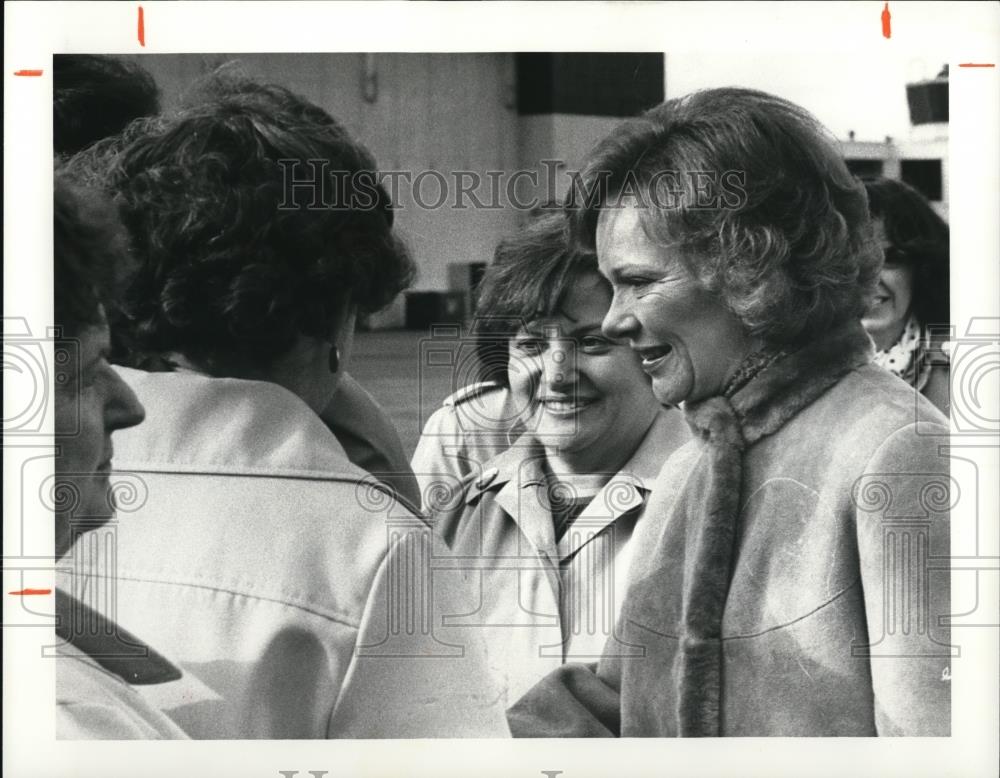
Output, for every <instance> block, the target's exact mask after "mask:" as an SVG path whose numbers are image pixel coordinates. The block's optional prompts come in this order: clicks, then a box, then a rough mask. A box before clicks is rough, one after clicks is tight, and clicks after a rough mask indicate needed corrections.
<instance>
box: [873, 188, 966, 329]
mask: <svg viewBox="0 0 1000 778" xmlns="http://www.w3.org/2000/svg"><path fill="white" fill-rule="evenodd" d="M864 184H865V190H866V191H867V192H868V209H869V210H870V211H871V215H872V219H881V220H882V222H883V224H884V225H885V234H886V237H887V238H888V239H889V243H891V244H892V247H893V248H894V249H895V252H894V255H893V256H894V257H895V258H897V259H898V260H900V261H902V262H904V263H905V264H906V265H908V266H909V267H910V268H911V269H912V271H913V281H912V288H913V313H914V314H915V315H916V317H917V320H918V321H919V322H920V323H921V324H923V325H929V326H933V327H935V328H937V327H947V326H948V325H949V323H950V321H951V308H950V288H951V287H950V262H949V258H950V243H949V236H950V233H949V230H948V224H947V223H946V222H945V221H944V219H942V218H941V217H940V216H938V214H937V212H936V211H935V210H934V209H933V208H932V207H931V205H930V203H928V202H927V200H926V199H925V198H924V196H923V195H922V194H920V192H918V191H917V190H916V189H914V188H913V187H912V186H910V185H909V184H905V183H903V182H902V181H895V180H893V179H889V178H879V179H873V180H870V181H865V182H864Z"/></svg>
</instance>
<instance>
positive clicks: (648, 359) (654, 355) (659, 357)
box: [632, 345, 674, 372]
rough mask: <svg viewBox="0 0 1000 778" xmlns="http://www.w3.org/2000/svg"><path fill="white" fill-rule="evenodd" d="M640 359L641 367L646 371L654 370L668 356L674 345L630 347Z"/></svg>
mask: <svg viewBox="0 0 1000 778" xmlns="http://www.w3.org/2000/svg"><path fill="white" fill-rule="evenodd" d="M632 348H633V350H634V351H635V352H636V353H637V354H638V355H639V357H640V358H641V359H642V369H643V370H645V371H646V372H649V371H651V370H656V369H657V368H658V367H660V365H662V364H663V362H664V360H666V358H667V357H669V356H670V354H671V353H672V352H673V350H674V347H673V346H671V345H663V346H649V347H647V348H636V347H635V346H633V347H632Z"/></svg>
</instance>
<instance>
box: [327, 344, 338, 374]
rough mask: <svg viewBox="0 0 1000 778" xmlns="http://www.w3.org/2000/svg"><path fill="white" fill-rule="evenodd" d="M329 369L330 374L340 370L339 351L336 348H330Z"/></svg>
mask: <svg viewBox="0 0 1000 778" xmlns="http://www.w3.org/2000/svg"><path fill="white" fill-rule="evenodd" d="M329 367H330V372H331V373H336V372H337V371H338V370H340V349H339V348H337V347H336V346H330V361H329Z"/></svg>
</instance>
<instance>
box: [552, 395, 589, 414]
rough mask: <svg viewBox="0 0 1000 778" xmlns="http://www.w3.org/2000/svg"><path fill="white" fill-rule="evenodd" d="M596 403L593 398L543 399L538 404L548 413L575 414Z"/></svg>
mask: <svg viewBox="0 0 1000 778" xmlns="http://www.w3.org/2000/svg"><path fill="white" fill-rule="evenodd" d="M595 402H597V400H596V398H593V397H543V398H542V399H541V400H539V403H540V404H541V406H542V407H543V408H545V410H546V411H549V412H550V413H556V414H563V413H576V412H578V411H581V410H583V409H584V408H586V407H588V406H590V405H593V404H594V403H595Z"/></svg>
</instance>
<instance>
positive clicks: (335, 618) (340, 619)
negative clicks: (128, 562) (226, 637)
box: [88, 574, 361, 631]
mask: <svg viewBox="0 0 1000 778" xmlns="http://www.w3.org/2000/svg"><path fill="white" fill-rule="evenodd" d="M88 577H92V578H103V579H110V578H112V576H107V575H101V574H88ZM114 580H116V581H136V582H138V583H151V584H160V585H163V586H186V587H190V588H192V589H205V590H208V591H213V592H222V593H224V594H232V595H235V596H237V597H246V598H248V599H251V600H262V601H264V602H273V603H277V604H278V605H285V606H287V607H289V608H295V609H296V610H300V611H303V612H305V613H309V614H312V615H313V616H318V617H319V618H321V619H326V620H327V621H332V622H335V623H337V624H341V625H342V626H345V627H349V628H351V629H353V630H355V631H357V630H359V629H360V627H361V622H360V620H358V622H357V623H354V622H352V621H349V620H348V618H347V617H346V616H341V615H335V614H332V613H325V612H323V611H320V610H318V609H317V608H316V607H314V606H313V607H310V606H307V605H302V604H300V603H296V602H289V601H288V600H281V599H278V598H277V597H268V596H266V595H262V594H254V593H250V592H246V591H239V590H236V589H229V588H226V587H224V586H213V585H211V584H203V583H192V582H190V581H164V580H162V579H159V578H139V577H136V576H131V575H116V576H114Z"/></svg>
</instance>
